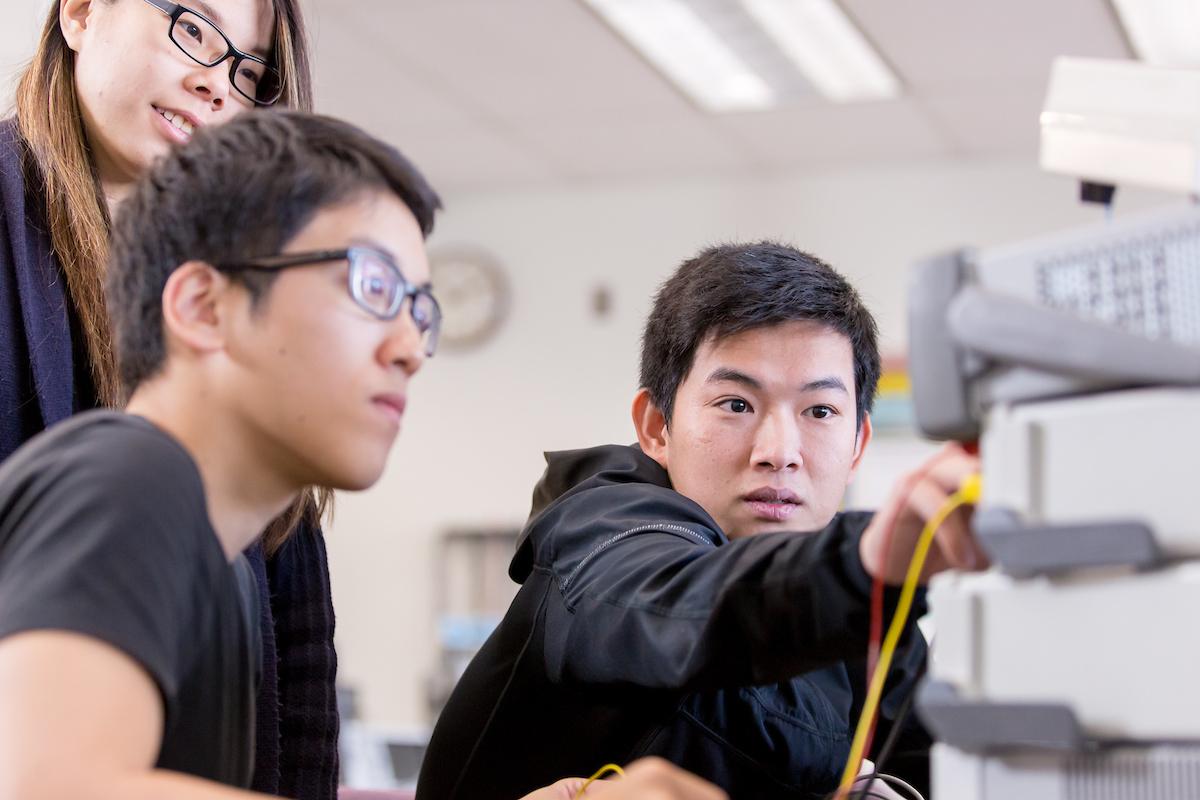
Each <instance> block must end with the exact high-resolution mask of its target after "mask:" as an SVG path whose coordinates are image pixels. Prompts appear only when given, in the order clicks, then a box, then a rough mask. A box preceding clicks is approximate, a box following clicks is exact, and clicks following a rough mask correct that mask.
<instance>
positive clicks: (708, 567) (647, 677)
mask: <svg viewBox="0 0 1200 800" xmlns="http://www.w3.org/2000/svg"><path fill="white" fill-rule="evenodd" d="M869 521H870V514H867V513H863V512H851V513H844V514H839V515H838V516H837V517H835V518H834V521H833V522H832V523H831V524H830V525H829V526H828V527H827V528H826V529H824V530H822V531H820V532H818V533H814V534H791V533H772V534H760V535H757V536H751V537H747V538H744V539H739V540H737V541H734V542H729V543H724V540H723V538H722V539H719V540H714V539H713V538H711V536H710V537H708V538H706V537H705V536H703V535H702V534H701V533H699V532H697V531H696V530H695V526H694V525H671V524H653V523H651V524H648V525H646V526H645V529H644V530H636V529H630V530H627V531H622V532H619V533H614V534H612V535H610V536H608V537H606V538H604V539H603V540H601V541H598V542H595V543H594V546H593V547H592V548H591V549H590V550H588V552H587V553H586V554H585V555H583V556H582V557H579V555H578V553H576V554H575V555H574V556H568V555H565V554H566V553H569V552H570V550H571V548H563V552H562V553H560V554H559V556H558V558H557V559H556V560H555V562H554V566H553V568H552V569H553V572H554V576H553V577H554V579H555V580H556V581H557V583H558V589H559V591H558V595H559V596H558V598H556V599H557V600H558V602H551V603H550V605H549V607H548V608H547V621H546V642H545V653H546V660H547V669H548V674H549V675H550V676H551V677H552V678H553V679H556V680H558V681H561V682H566V683H570V682H581V683H588V684H597V683H600V684H603V683H614V684H634V685H639V686H646V687H653V688H677V689H685V690H689V691H695V690H700V689H710V688H723V687H731V686H754V685H762V684H766V683H774V682H778V681H782V680H786V679H788V678H790V677H792V676H795V675H799V674H802V673H805V672H808V671H811V670H813V669H817V668H820V667H823V666H826V665H828V664H831V663H834V662H837V661H841V660H844V659H847V658H855V657H861V656H862V655H863V654H864V653H865V652H866V647H867V629H868V622H869V607H870V578H869V577H868V575H867V574H866V572H865V570H864V569H863V567H862V563H861V561H860V559H859V555H858V542H859V539H860V538H861V536H862V532H863V530H865V528H866V526H867V523H868V522H869ZM889 594H892V595H894V592H893V593H889ZM889 600H894V597H891V598H889ZM890 604H891V603H890V602H889V605H890Z"/></svg>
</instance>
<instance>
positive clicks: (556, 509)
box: [417, 446, 924, 800]
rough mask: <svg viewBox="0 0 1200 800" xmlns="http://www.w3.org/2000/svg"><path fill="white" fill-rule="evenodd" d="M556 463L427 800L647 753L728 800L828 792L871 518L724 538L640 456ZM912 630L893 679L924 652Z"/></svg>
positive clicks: (514, 786) (465, 681) (448, 721)
mask: <svg viewBox="0 0 1200 800" xmlns="http://www.w3.org/2000/svg"><path fill="white" fill-rule="evenodd" d="M548 462H549V466H548V468H547V471H546V475H545V476H544V477H543V479H542V482H541V484H539V486H538V488H537V489H536V490H535V494H534V513H533V517H532V518H531V520H530V522H529V524H528V525H527V526H526V529H525V531H524V533H523V534H522V539H521V541H520V543H519V545H518V550H517V554H516V557H515V558H514V559H513V562H512V565H511V567H510V575H511V576H512V577H513V579H514V580H516V581H518V582H520V583H521V584H522V586H521V589H520V591H519V592H518V594H517V597H516V599H515V600H514V601H513V604H512V607H511V608H510V609H509V611H508V613H507V614H506V616H505V617H504V620H503V621H502V622H501V624H500V626H499V628H498V629H497V630H496V632H495V633H494V634H493V635H492V637H491V638H490V639H489V640H488V641H487V643H486V644H485V645H484V646H483V648H482V649H481V651H480V652H479V654H478V656H476V658H475V660H474V661H473V662H472V663H471V665H470V666H469V667H468V668H467V671H466V673H465V674H464V675H463V678H462V680H461V681H460V682H459V684H458V686H457V688H456V689H455V691H454V693H453V695H452V696H451V698H450V700H449V702H448V704H447V706H446V708H445V710H444V711H443V713H442V715H441V718H440V719H439V720H438V724H437V727H436V728H435V730H434V733H433V737H432V740H431V742H430V746H429V750H428V753H427V755H426V758H425V763H424V765H423V767H422V771H421V777H420V781H419V782H418V786H417V797H418V800H450V798H462V800H467V798H472V799H476V798H496V799H497V800H515V798H518V797H520V796H521V795H522V794H524V793H525V792H528V791H530V790H532V789H534V788H537V787H539V786H543V785H546V784H549V783H552V782H553V781H555V780H557V779H558V778H562V777H567V776H587V775H590V774H591V773H592V772H594V771H595V770H596V769H598V768H599V767H600V766H601V765H603V764H605V763H608V762H617V763H626V762H628V761H630V760H632V759H634V758H637V757H639V756H644V755H652V754H653V755H660V756H664V757H666V758H668V759H670V760H671V761H673V762H675V763H677V764H679V765H681V766H683V767H685V768H686V769H688V770H691V771H693V772H695V773H698V774H700V775H702V776H704V777H706V778H708V779H709V780H712V781H714V782H715V783H717V784H719V785H721V786H722V787H724V788H725V789H726V791H728V792H729V793H730V795H731V796H732V797H734V798H752V797H810V796H820V795H822V794H824V793H826V792H828V791H830V790H832V789H833V788H835V786H836V783H837V779H838V777H839V773H840V770H841V768H842V765H843V763H844V761H845V759H846V757H847V755H848V753H849V740H850V736H851V733H852V731H851V727H852V725H853V720H854V719H856V718H857V714H858V708H859V702H860V697H859V696H860V695H861V694H862V691H861V690H862V681H863V678H862V668H861V665H856V664H853V663H851V664H847V663H842V662H843V661H844V660H845V659H852V660H855V661H861V659H862V657H863V656H864V654H865V652H866V647H867V628H868V613H869V597H870V580H869V578H868V576H867V574H866V573H865V572H864V570H863V568H862V565H861V562H860V560H859V556H858V540H859V537H860V536H861V534H862V531H863V529H864V528H865V527H866V524H867V522H868V521H869V520H870V515H869V514H866V513H845V514H840V515H838V517H837V518H835V520H834V521H833V522H832V523H831V524H830V526H829V527H828V528H826V529H825V530H823V531H821V532H819V533H816V534H811V535H797V534H788V533H779V534H763V535H758V536H752V537H748V538H744V539H739V540H738V541H736V542H730V541H729V540H728V539H727V538H726V537H725V535H724V534H723V533H722V532H721V531H720V529H719V528H718V527H717V525H716V523H715V522H714V521H713V520H712V518H711V517H709V516H708V514H707V513H705V511H704V510H703V509H702V508H701V507H700V506H699V505H697V504H696V503H694V502H692V501H691V500H689V499H688V498H686V497H684V496H683V495H681V494H679V493H678V492H675V491H674V490H672V489H671V488H670V482H669V480H668V478H667V474H666V472H665V471H663V469H662V468H661V467H659V466H658V464H657V463H655V462H654V461H653V460H652V459H650V458H649V457H647V456H646V455H644V454H643V453H642V452H641V451H640V450H638V449H637V448H636V447H617V446H609V447H598V448H593V449H590V450H580V451H571V452H565V453H556V454H551V455H550V456H548ZM889 605H890V604H889ZM918 611H920V609H918ZM907 639H908V640H909V644H908V646H907V648H906V652H905V655H904V657H902V658H901V659H899V661H900V664H899V666H900V669H899V670H898V673H899V676H900V678H901V679H907V678H909V677H911V674H912V672H913V671H914V670H915V668H916V665H917V664H918V663H919V662H920V660H921V659H922V658H923V656H924V642H923V640H922V639H921V637H920V636H910V637H907ZM852 676H853V677H852ZM906 682H907V681H906ZM895 683H896V682H895V681H893V689H892V690H891V695H892V697H890V698H889V700H890V702H889V703H885V713H888V712H889V711H894V706H896V705H897V704H898V698H896V697H895V695H897V694H901V693H902V692H900V691H897V689H906V688H907V687H906V686H905V687H897V686H895ZM885 733H886V726H885V727H884V728H883V729H882V730H881V732H880V736H882V735H883V734H885Z"/></svg>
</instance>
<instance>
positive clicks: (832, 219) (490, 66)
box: [0, 0, 1200, 789]
mask: <svg viewBox="0 0 1200 800" xmlns="http://www.w3.org/2000/svg"><path fill="white" fill-rule="evenodd" d="M305 5H306V8H305V10H306V13H307V15H308V20H307V21H308V24H309V29H310V34H311V38H312V45H313V52H314V56H315V62H314V65H313V66H314V74H315V78H316V110H317V111H319V112H323V113H328V114H331V115H336V116H340V117H343V118H345V119H347V120H350V121H352V122H354V123H356V124H358V125H360V126H362V127H364V128H365V129H366V130H367V131H369V132H370V133H372V134H374V135H376V136H379V137H381V138H383V139H385V140H386V141H388V142H389V143H391V144H394V145H395V146H397V147H398V148H399V149H400V150H401V151H402V152H404V153H405V154H406V155H407V156H409V157H410V158H411V159H413V161H414V162H415V163H416V164H418V165H420V167H421V169H422V170H423V171H424V172H425V174H426V175H427V176H428V177H429V179H430V181H431V183H432V184H433V185H434V186H435V187H436V189H437V190H438V191H439V193H440V194H441V195H442V198H443V200H444V204H445V211H444V213H443V214H442V215H441V216H440V218H439V220H438V223H437V227H436V231H435V233H434V234H433V236H432V237H431V239H430V241H429V248H430V255H431V265H432V270H433V273H432V274H433V281H434V284H435V286H436V288H437V291H438V295H439V299H440V300H441V303H442V305H443V308H444V311H445V329H444V331H443V334H442V336H443V341H442V347H441V349H440V350H439V352H438V353H437V356H436V358H434V359H433V360H432V361H431V362H430V363H429V364H428V365H427V366H426V368H425V369H424V370H423V371H422V373H421V374H420V375H419V376H418V377H417V378H416V380H415V381H414V383H413V385H412V387H411V394H410V398H409V406H408V412H407V416H406V418H405V420H404V427H403V430H402V433H401V435H400V438H399V440H398V442H397V444H396V447H395V448H394V450H393V451H392V455H391V459H390V461H389V465H388V468H387V471H386V473H385V475H384V477H383V479H382V480H380V481H379V483H378V484H377V485H376V486H374V487H373V488H371V489H370V490H368V491H365V492H362V493H359V494H350V493H340V494H339V495H338V497H337V499H336V505H335V508H334V511H333V516H332V521H331V522H329V524H327V526H326V529H325V535H326V541H327V546H328V551H329V560H330V569H331V580H332V587H333V597H334V602H335V606H336V610H337V639H336V644H337V651H338V660H339V663H338V673H339V687H340V693H339V697H340V700H341V708H342V713H343V726H342V744H341V752H342V759H343V766H342V768H343V779H344V781H345V782H346V783H348V784H351V785H357V786H360V787H364V788H372V787H373V788H378V789H386V788H392V789H396V788H403V787H411V785H412V781H413V780H414V779H415V775H416V770H417V768H418V766H419V763H420V758H421V752H422V747H423V744H424V742H425V740H426V738H427V737H428V735H429V732H430V730H431V728H432V726H433V724H434V722H435V721H436V719H437V714H438V711H439V709H440V708H441V705H442V704H443V703H444V702H445V700H446V697H447V696H448V694H449V692H450V690H451V689H452V688H453V686H454V682H455V680H456V678H457V676H458V674H459V673H460V672H461V671H462V669H463V668H464V666H465V664H466V663H467V661H468V660H469V658H470V656H471V654H472V653H473V652H474V651H475V650H476V649H477V648H478V647H479V645H480V644H481V643H482V642H483V640H484V639H485V638H486V637H487V635H488V634H489V633H490V631H491V630H492V628H493V627H494V625H495V624H496V622H497V620H498V619H499V618H500V616H501V615H502V614H503V612H504V610H505V608H506V607H507V605H508V602H509V601H510V600H511V598H512V597H513V596H514V594H515V592H516V585H515V584H513V583H512V582H511V581H510V580H509V578H508V577H507V564H508V559H509V557H510V555H511V553H512V549H513V544H514V541H515V537H516V535H517V533H518V532H519V530H520V529H521V527H522V525H523V524H524V522H525V520H526V518H527V515H528V512H529V506H530V497H531V491H532V488H533V486H534V484H535V483H536V481H537V479H538V477H539V476H540V474H541V472H542V470H543V468H544V464H545V462H544V458H543V453H544V452H546V451H554V450H564V449H571V448H581V447H588V446H592V445H595V444H599V443H617V444H628V443H631V442H632V441H634V438H635V436H634V431H633V427H632V424H631V421H630V402H631V400H632V397H633V394H634V391H635V390H636V388H637V359H638V354H639V337H640V334H641V328H642V324H643V322H644V320H645V317H646V314H647V312H648V310H649V308H650V304H651V300H652V297H653V293H654V291H655V289H656V287H657V286H658V285H659V284H660V283H661V282H662V281H663V280H664V279H665V278H666V277H667V276H668V275H670V274H671V272H672V271H673V270H674V269H675V268H676V267H677V266H678V265H679V264H680V263H681V262H682V261H683V260H684V259H686V258H688V257H690V256H692V255H694V254H695V253H696V252H698V251H699V250H700V249H702V248H704V247H706V246H709V245H712V244H717V243H721V242H735V241H751V240H758V239H773V240H778V241H782V242H785V243H787V244H791V245H794V246H796V247H798V248H800V249H802V250H805V251H809V252H812V253H814V254H816V255H818V256H819V257H820V258H822V259H824V260H825V261H827V262H829V263H830V264H831V265H833V266H834V267H835V268H837V269H838V270H839V271H841V272H842V273H843V274H845V275H846V276H847V277H848V278H849V279H850V281H851V282H852V283H853V284H854V285H855V286H856V287H857V288H858V289H859V290H860V291H861V293H862V294H863V296H864V299H865V300H866V303H867V305H868V306H869V307H870V308H871V309H872V311H873V312H874V314H875V316H876V318H877V320H878V322H879V325H880V329H881V334H882V339H881V344H882V351H883V355H884V359H885V363H884V367H885V369H884V377H883V380H882V382H881V394H880V400H879V408H878V410H877V414H876V423H875V440H874V442H873V443H872V446H871V448H870V450H869V452H868V455H867V457H866V460H865V463H864V465H863V468H862V470H861V472H860V474H859V475H858V476H857V479H856V481H855V482H854V484H853V485H852V486H851V488H850V491H849V493H848V494H847V498H846V506H847V507H849V508H872V507H874V506H876V505H877V504H878V503H879V502H881V500H882V499H883V497H884V496H885V494H886V493H887V492H888V491H890V489H891V487H892V485H893V483H894V482H895V480H896V478H897V476H899V475H900V474H902V473H903V472H904V471H905V470H908V469H911V468H912V467H913V466H914V465H915V464H917V463H919V462H921V460H922V459H924V458H925V457H926V456H927V455H928V454H929V453H931V452H932V451H933V450H934V449H935V447H936V444H935V443H931V442H930V441H929V440H927V439H926V438H925V437H924V436H923V435H922V434H921V433H920V432H919V431H918V430H917V427H916V422H915V412H914V404H913V393H912V373H911V370H910V366H911V361H910V351H909V345H910V334H909V318H908V313H909V312H908V309H909V296H910V288H911V286H912V283H913V280H914V268H915V267H916V266H917V265H918V264H921V263H924V262H927V261H928V260H929V259H931V258H934V257H936V256H938V255H940V254H946V253H951V252H989V251H992V250H995V249H996V248H1004V247H1007V246H1010V245H1015V244H1019V243H1022V242H1029V241H1038V240H1039V237H1044V236H1049V235H1052V234H1056V233H1057V232H1060V231H1066V230H1071V229H1075V228H1078V227H1079V226H1089V225H1093V226H1095V225H1104V224H1110V223H1111V222H1120V221H1121V220H1123V219H1131V218H1138V215H1144V214H1147V213H1149V214H1155V213H1163V214H1172V213H1179V214H1188V213H1191V212H1190V209H1191V208H1193V206H1192V202H1193V201H1192V199H1191V198H1190V197H1189V192H1188V191H1186V190H1183V191H1181V190H1179V188H1178V187H1172V186H1167V185H1165V183H1164V182H1162V181H1155V180H1139V179H1137V177H1136V176H1135V177H1134V178H1131V179H1129V180H1124V181H1119V180H1116V179H1113V180H1108V181H1105V180H1101V181H1099V182H1100V183H1112V184H1116V185H1117V186H1116V193H1115V195H1114V196H1113V197H1112V198H1111V202H1109V203H1095V202H1084V201H1083V200H1081V179H1089V178H1095V177H1097V176H1089V175H1083V174H1072V173H1071V171H1070V169H1069V168H1067V167H1061V166H1060V167H1055V166H1054V165H1047V164H1046V163H1044V162H1043V158H1044V156H1045V147H1046V142H1045V139H1044V137H1045V135H1046V132H1045V126H1046V125H1047V124H1049V123H1050V122H1052V121H1053V118H1052V115H1053V113H1054V109H1053V108H1052V107H1051V106H1052V105H1053V102H1054V98H1053V96H1052V92H1051V88H1052V82H1053V78H1054V75H1055V71H1056V69H1067V68H1069V67H1071V66H1072V65H1074V66H1075V67H1078V68H1081V69H1086V68H1087V66H1088V65H1089V64H1094V65H1100V64H1113V63H1117V64H1119V65H1124V66H1130V67H1147V68H1149V67H1150V66H1155V67H1164V68H1171V69H1170V71H1171V72H1172V73H1173V74H1175V73H1178V74H1191V73H1189V70H1191V69H1196V70H1200V46H1197V43H1200V5H1198V4H1196V3H1194V2H1168V0H1157V1H1156V0H1054V2H1045V1H1044V0H1008V1H1007V2H984V1H983V0H821V1H820V2H818V1H817V0H811V2H795V3H786V2H773V1H772V0H423V1H421V2H418V1H417V0H308V2H307V3H306V4H305ZM46 7H47V3H46V1H45V0H4V3H3V6H2V7H0V75H2V76H4V79H3V81H2V82H0V107H3V108H5V109H9V108H11V98H12V90H13V82H14V79H15V75H16V73H17V72H18V71H19V70H20V69H21V67H22V65H23V64H24V63H25V61H26V60H27V59H28V58H29V56H30V55H31V53H32V51H33V46H34V44H35V37H36V35H37V31H38V29H39V25H40V22H41V20H42V19H43V17H44V13H45V9H46ZM1063 59H1067V61H1066V62H1065V63H1064V61H1063ZM1080 65H1082V67H1081V66H1080ZM1097 70H1099V71H1102V70H1100V67H1099V66H1097ZM1064 74H1065V73H1064ZM1097 74H1099V72H1097ZM1069 77H1070V76H1069V75H1068V76H1067V77H1064V80H1067V78H1069ZM1076 80H1083V81H1085V82H1086V81H1088V80H1095V81H1100V80H1101V79H1100V78H1098V77H1097V78H1094V79H1093V78H1090V77H1087V75H1085V76H1084V77H1083V78H1076ZM1097 85H1100V84H1097ZM1190 85H1192V86H1196V85H1198V84H1195V83H1194V82H1193V83H1192V84H1190ZM1093 94H1099V95H1103V94H1105V91H1104V90H1103V89H1097V90H1096V91H1095V92H1093ZM1197 98H1200V93H1193V94H1192V95H1190V107H1185V108H1180V109H1177V110H1178V112H1179V114H1178V117H1177V118H1173V121H1172V122H1171V124H1170V125H1164V126H1163V129H1162V130H1163V131H1164V132H1161V133H1160V132H1159V131H1158V129H1155V131H1153V132H1150V133H1147V134H1146V137H1145V141H1146V142H1147V144H1146V145H1145V146H1146V148H1147V149H1146V150H1145V152H1147V153H1149V152H1151V150H1152V147H1153V146H1161V147H1162V148H1168V147H1174V146H1175V138H1177V139H1178V140H1179V144H1178V147H1180V148H1184V149H1186V148H1188V147H1190V151H1189V152H1190V154H1191V155H1190V157H1191V158H1192V159H1193V161H1194V160H1195V152H1196V149H1197V147H1198V146H1200V145H1198V144H1197V142H1198V141H1200V135H1198V132H1200V125H1198V120H1200V100H1198V99H1197ZM1113 113H1114V114H1116V115H1119V114H1120V113H1124V112H1123V110H1122V109H1119V108H1118V109H1114V111H1113ZM1131 113H1132V112H1131ZM1155 113H1158V112H1155ZM1048 115H1050V116H1048ZM1162 115H1165V116H1170V113H1169V110H1166V111H1162V112H1161V114H1160V116H1162ZM1135 116H1136V115H1135ZM1152 116H1154V114H1152V113H1151V112H1149V111H1147V112H1146V113H1145V114H1143V115H1142V117H1141V118H1148V117H1152ZM1189 126H1191V127H1189ZM1172 137H1175V138H1172ZM1122 152H1124V153H1132V152H1134V150H1132V149H1131V150H1127V151H1122ZM1129 157H1130V156H1128V155H1120V156H1115V157H1114V158H1116V160H1117V161H1120V160H1122V159H1125V158H1129ZM1098 177H1099V178H1105V177H1106V176H1103V175H1101V176H1098ZM1181 180H1182V182H1183V184H1184V185H1185V186H1186V185H1188V184H1190V185H1192V186H1194V185H1195V182H1196V178H1195V175H1194V174H1191V175H1184V176H1183V177H1182V178H1181ZM964 248H965V250H964ZM1197 264H1200V262H1196V264H1194V265H1193V266H1195V268H1196V269H1200V266H1197ZM315 424H319V423H315ZM1101 457H1102V456H1101Z"/></svg>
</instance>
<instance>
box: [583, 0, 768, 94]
mask: <svg viewBox="0 0 1200 800" xmlns="http://www.w3.org/2000/svg"><path fill="white" fill-rule="evenodd" d="M585 2H587V4H588V5H590V6H591V7H592V8H593V9H595V10H596V12H597V13H598V14H600V16H602V17H603V18H604V19H605V20H606V21H607V22H608V24H609V25H611V26H612V27H613V28H615V29H616V30H617V31H618V32H619V33H620V34H621V35H622V36H624V37H625V38H626V39H628V40H629V42H630V43H631V44H632V45H633V46H634V47H636V48H637V49H638V50H639V51H640V52H641V53H642V55H644V56H645V57H646V58H647V59H648V60H649V61H650V62H651V63H652V64H654V66H655V67H657V68H658V69H659V70H661V71H662V72H663V74H665V75H666V76H667V77H668V78H670V79H671V80H672V81H674V82H675V84H676V85H678V86H679V88H680V89H682V90H683V91H684V92H685V93H686V94H687V95H688V96H690V97H691V98H692V99H693V100H695V101H696V103H698V104H699V105H700V106H702V107H703V108H705V109H707V110H709V111H718V112H720V111H753V110H758V109H764V108H770V107H771V106H772V105H774V103H775V92H773V91H772V90H771V87H770V86H769V85H768V84H767V82H766V81H765V80H763V78H762V76H760V75H759V74H757V73H756V72H754V70H752V69H750V67H749V66H747V65H746V63H745V62H744V61H743V60H742V59H741V58H739V57H738V55H737V54H736V53H735V52H734V51H733V50H732V49H731V48H730V47H729V46H728V45H726V44H725V43H724V42H723V41H721V38H720V37H719V36H717V34H716V33H715V32H714V31H713V30H712V28H710V27H709V26H708V25H706V24H705V23H704V22H703V21H702V20H701V19H700V17H699V16H697V15H696V13H695V12H694V11H693V10H692V9H691V8H689V7H688V6H687V5H686V3H684V2H683V0H585Z"/></svg>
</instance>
